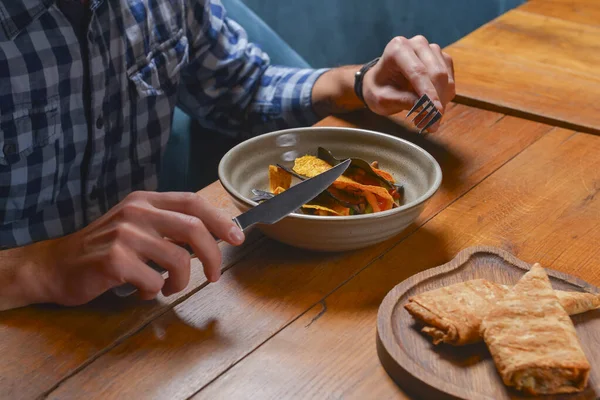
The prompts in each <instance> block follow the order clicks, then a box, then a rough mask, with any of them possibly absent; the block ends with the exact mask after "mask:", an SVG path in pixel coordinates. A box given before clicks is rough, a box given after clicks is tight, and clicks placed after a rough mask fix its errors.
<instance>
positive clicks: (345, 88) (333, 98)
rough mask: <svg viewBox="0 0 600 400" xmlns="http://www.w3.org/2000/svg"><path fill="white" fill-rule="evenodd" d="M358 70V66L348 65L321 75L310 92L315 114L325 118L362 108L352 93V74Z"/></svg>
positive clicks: (362, 105) (361, 104)
mask: <svg viewBox="0 0 600 400" xmlns="http://www.w3.org/2000/svg"><path fill="white" fill-rule="evenodd" d="M359 69H360V66H356V65H350V66H346V67H340V68H334V69H332V70H329V71H327V72H326V73H324V74H323V75H321V77H320V78H319V79H317V81H316V82H315V85H314V87H313V91H312V103H313V109H314V111H315V113H317V114H318V115H319V116H320V117H326V116H328V115H331V114H341V113H345V112H350V111H354V110H358V109H361V108H364V104H363V103H362V102H361V101H360V99H359V98H358V97H357V96H356V94H355V93H354V74H355V73H356V71H358V70H359Z"/></svg>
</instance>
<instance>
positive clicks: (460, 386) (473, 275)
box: [377, 246, 600, 400]
mask: <svg viewBox="0 0 600 400" xmlns="http://www.w3.org/2000/svg"><path fill="white" fill-rule="evenodd" d="M529 269H530V265H529V264H528V263H525V262H524V261H522V260H519V259H518V258H516V257H515V256H514V255H512V254H510V253H508V252H506V251H504V250H502V249H499V248H496V247H485V246H473V247H470V248H467V249H465V250H463V251H461V252H460V253H459V254H458V255H457V256H456V257H455V258H454V259H452V260H451V261H450V262H448V263H447V264H444V265H442V266H439V267H436V268H431V269H428V270H426V271H423V272H420V273H418V274H416V275H413V276H411V277H410V278H408V279H406V280H405V281H403V282H401V283H400V284H398V285H397V286H396V287H394V288H393V289H392V290H391V291H390V292H389V293H388V294H387V295H386V296H385V298H384V300H383V302H382V303H381V306H380V307H379V311H378V316H377V353H378V355H379V359H380V361H381V364H382V365H383V366H384V368H385V369H386V371H387V372H388V374H389V375H390V376H391V377H392V379H394V381H395V382H396V383H397V384H398V385H400V386H401V387H402V388H405V389H406V390H407V391H409V392H410V393H412V394H414V395H415V396H417V397H421V398H430V399H431V398H435V399H481V400H484V399H487V400H509V399H515V400H516V399H523V400H525V399H530V398H531V396H530V395H526V394H523V393H520V392H517V391H515V390H512V389H509V388H507V387H506V386H505V385H504V384H503V382H502V379H501V378H500V376H499V375H498V372H497V370H496V367H495V365H494V362H493V360H492V358H491V357H490V353H489V351H488V349H487V348H486V346H485V344H483V343H480V344H476V345H470V346H459V347H456V346H450V345H439V346H432V345H431V338H429V337H426V335H424V334H422V333H421V332H420V329H419V328H420V326H419V324H417V323H415V319H414V318H413V317H411V316H410V314H409V313H408V312H407V311H406V310H405V309H404V305H405V304H407V303H408V300H409V298H410V297H411V296H415V295H418V294H420V293H424V292H426V291H429V290H435V289H439V288H441V287H445V286H449V285H453V284H455V283H460V282H465V281H468V280H471V279H487V280H489V281H491V282H497V283H500V284H505V285H511V286H512V285H514V284H516V283H517V281H518V280H519V279H521V277H522V276H523V274H524V273H525V272H527V271H528V270H529ZM546 273H547V274H548V276H549V278H550V281H551V282H552V286H553V287H554V288H555V289H557V290H566V291H576V292H588V293H594V294H600V289H599V288H597V287H594V286H592V285H590V284H588V283H586V282H583V281H581V280H580V279H578V278H575V277H573V276H571V275H568V274H564V273H562V272H557V271H553V270H549V269H547V270H546ZM572 318H573V322H574V323H575V325H576V329H577V335H578V338H579V341H580V342H581V345H582V348H583V350H584V352H585V353H586V356H587V358H588V359H589V360H594V359H596V360H597V359H600V310H595V311H592V312H588V313H584V314H582V315H576V316H573V317H572ZM598 396H600V370H598V369H594V370H592V371H591V373H590V380H589V384H588V386H587V387H586V388H585V390H584V391H583V392H581V393H577V394H573V395H563V396H538V397H536V398H539V399H544V400H559V399H563V400H566V399H569V398H570V399H573V398H577V399H588V400H595V399H597V398H598Z"/></svg>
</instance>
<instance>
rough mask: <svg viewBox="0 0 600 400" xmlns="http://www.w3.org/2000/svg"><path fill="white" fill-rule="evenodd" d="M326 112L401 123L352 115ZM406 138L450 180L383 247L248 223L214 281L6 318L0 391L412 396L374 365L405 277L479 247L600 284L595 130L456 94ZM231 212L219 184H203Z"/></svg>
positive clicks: (370, 124)
mask: <svg viewBox="0 0 600 400" xmlns="http://www.w3.org/2000/svg"><path fill="white" fill-rule="evenodd" d="M321 125H331V126H360V127H364V128H369V129H377V130H380V131H383V132H387V133H390V134H398V130H397V128H398V125H397V122H396V121H395V120H394V119H383V118H375V117H372V116H368V115H365V114H356V115H352V116H349V117H347V119H345V120H342V119H338V118H328V119H326V120H325V121H323V122H322V123H321ZM407 139H409V140H411V141H413V142H415V143H417V144H419V145H420V146H422V147H423V148H425V149H426V150H428V151H429V152H430V153H431V154H432V155H433V156H434V157H435V158H436V159H437V160H438V162H439V163H440V165H441V167H442V170H443V173H444V181H443V184H442V187H441V188H440V190H439V192H438V193H437V194H436V195H435V197H434V198H433V199H432V201H431V202H430V203H429V205H428V206H427V208H426V209H425V211H424V212H423V214H422V215H421V216H420V217H419V219H418V221H417V222H416V223H415V224H414V225H413V226H411V227H410V228H408V229H407V230H406V231H404V232H402V233H401V234H399V235H398V236H396V237H394V238H392V239H390V240H388V241H386V242H384V243H381V244H379V245H376V246H373V247H370V248H367V249H364V250H360V251H354V252H348V253H341V254H327V255H324V254H313V253H310V252H306V251H301V250H296V249H293V248H290V247H287V246H284V245H281V244H278V243H276V242H274V241H272V240H270V239H267V238H265V237H263V236H262V235H261V234H260V233H258V232H256V231H255V232H253V233H252V234H251V235H250V236H249V237H248V241H247V243H246V244H245V245H244V246H242V247H240V248H233V247H231V246H228V245H226V244H223V245H222V246H223V247H222V249H223V251H224V254H225V256H224V270H225V272H224V274H223V277H222V279H221V280H220V281H219V282H218V283H216V284H210V285H208V284H207V282H206V280H205V278H204V276H203V274H202V272H201V268H200V266H199V263H198V262H197V260H194V262H193V277H192V280H191V283H190V286H189V288H188V289H187V290H186V291H185V292H184V293H181V294H178V295H175V296H173V297H170V298H164V297H161V298H159V299H157V300H156V301H150V302H142V301H139V300H136V299H133V298H131V299H127V300H125V301H123V300H120V299H115V298H113V297H111V296H110V295H107V296H105V297H104V298H101V299H98V300H97V301H94V302H93V303H92V304H90V305H87V306H83V307H77V308H61V307H54V306H36V307H27V308H24V309H19V310H13V311H9V312H4V313H2V314H1V315H0V352H1V354H2V357H1V358H0V398H11V399H21V398H23V399H32V398H39V397H40V396H42V397H44V396H45V397H48V398H51V399H71V398H73V399H74V398H86V399H93V398H97V399H113V398H114V399H116V398H129V399H131V398H168V399H188V398H198V399H200V398H211V399H212V398H227V399H232V398H249V397H255V398H261V399H262V398H278V399H279V398H303V399H304V398H378V399H381V398H404V397H405V395H404V394H403V392H402V390H401V389H400V388H399V387H397V386H396V385H395V384H394V383H393V382H392V381H391V379H390V378H389V377H388V376H387V375H386V373H385V371H384V370H383V368H382V367H381V366H380V364H379V361H378V358H377V354H376V349H375V322H376V315H377V309H378V307H379V304H380V303H381V301H382V299H383V297H384V296H385V295H386V293H387V292H388V291H389V290H390V289H391V288H392V287H394V286H395V285H396V284H398V283H399V282H401V281H402V280H404V279H406V278H407V277H409V276H411V275H413V274H415V273H416V272H419V271H422V270H424V269H426V268H431V267H435V266H437V265H439V264H442V263H444V262H447V261H449V260H450V259H452V258H453V257H454V255H455V254H456V253H458V252H459V251H460V250H462V249H463V248H465V247H468V246H471V245H476V244H484V245H493V246H499V247H501V248H503V249H506V250H508V251H511V252H512V253H514V254H515V255H516V256H518V257H520V258H522V259H523V260H525V261H527V262H535V261H539V262H541V263H542V264H543V265H544V266H546V267H549V268H554V269H557V270H560V271H565V272H568V273H571V274H574V275H576V276H577V277H579V278H582V279H584V280H587V281H588V282H590V283H592V284H595V285H600V269H598V268H597V265H598V264H599V263H600V248H599V247H598V245H597V244H598V243H599V242H600V228H599V227H600V224H599V222H600V195H598V194H599V193H600V158H599V157H598V154H600V137H597V136H594V135H588V134H582V133H576V132H573V131H569V130H566V129H561V128H554V127H552V126H548V125H543V124H540V123H537V122H533V121H527V120H522V119H519V118H516V117H512V116H505V115H502V114H498V113H495V112H491V111H484V110H478V109H474V108H470V107H467V106H464V105H451V106H450V107H449V110H448V112H447V114H446V116H445V123H444V124H443V126H442V128H441V129H440V131H439V132H437V133H435V134H430V135H427V136H414V137H408V138H407ZM202 193H203V194H204V195H205V196H207V197H208V198H209V199H210V201H211V202H212V203H213V204H215V205H217V206H218V207H220V208H223V209H226V210H228V211H229V212H230V214H231V215H232V216H233V215H236V212H237V211H236V210H235V209H234V208H233V206H232V204H231V202H230V200H229V199H228V197H227V195H226V194H225V192H224V190H223V189H222V188H221V187H220V185H219V184H216V183H215V184H213V185H211V186H210V187H208V188H206V189H205V190H203V191H202Z"/></svg>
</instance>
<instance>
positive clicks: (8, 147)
mask: <svg viewBox="0 0 600 400" xmlns="http://www.w3.org/2000/svg"><path fill="white" fill-rule="evenodd" d="M2 152H3V153H4V156H5V157H10V156H14V155H15V154H16V153H17V145H16V144H15V143H5V144H4V147H3V148H2Z"/></svg>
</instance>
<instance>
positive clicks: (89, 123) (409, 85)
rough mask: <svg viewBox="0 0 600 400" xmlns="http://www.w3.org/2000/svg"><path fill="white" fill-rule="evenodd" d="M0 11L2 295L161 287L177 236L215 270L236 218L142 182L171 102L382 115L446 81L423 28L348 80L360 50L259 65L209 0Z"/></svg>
mask: <svg viewBox="0 0 600 400" xmlns="http://www.w3.org/2000/svg"><path fill="white" fill-rule="evenodd" d="M0 26H1V28H2V29H0V132H1V133H0V151H1V153H0V245H1V246H2V250H1V251H0V309H3V310H6V309H11V308H16V307H21V306H25V305H29V304H35V303H57V304H62V305H67V306H71V305H79V304H84V303H87V302H89V301H90V300H92V299H94V298H96V297H98V296H99V295H101V294H102V293H104V292H106V291H107V290H109V289H110V288H113V287H115V286H118V285H121V284H123V283H131V284H133V285H135V286H136V287H137V288H138V289H139V295H140V297H141V298H143V299H152V298H154V297H155V296H157V294H158V293H159V292H162V293H163V294H164V295H165V296H169V295H172V294H174V293H176V292H179V291H181V290H183V289H184V288H185V287H186V285H187V284H188V282H189V279H190V256H189V253H188V252H187V251H186V250H184V249H183V248H182V247H181V246H179V245H178V244H183V243H185V244H188V245H189V246H190V247H191V248H192V249H193V251H194V252H195V254H196V255H197V256H198V258H199V259H200V260H201V261H202V264H203V268H204V272H205V274H206V277H207V279H208V280H209V281H210V282H215V281H217V280H218V279H219V276H220V263H221V254H220V249H219V247H218V246H217V244H216V242H215V240H214V238H213V234H214V235H215V236H217V237H219V238H221V239H223V240H224V241H226V242H228V243H230V244H232V245H240V244H241V243H242V242H243V241H244V234H243V232H241V231H240V230H239V229H238V228H237V226H236V225H235V224H234V223H233V222H232V221H231V219H230V218H228V217H227V216H226V215H224V214H223V213H222V212H220V211H219V210H218V209H216V208H214V207H212V206H211V205H210V204H209V203H208V202H207V201H206V200H205V199H203V198H202V197H201V196H200V195H197V194H194V193H181V192H167V193H158V192H156V191H155V188H156V184H157V174H158V171H159V170H160V165H161V155H162V152H163V150H164V147H165V145H166V143H167V140H168V138H169V134H170V123H171V118H172V114H173V111H174V109H175V107H176V106H177V107H180V108H181V109H182V110H184V111H185V112H186V113H188V114H189V115H191V116H193V117H194V118H197V119H198V121H200V123H201V124H202V126H203V127H205V128H207V129H210V130H213V131H219V132H225V133H228V134H237V135H258V134H261V133H263V132H266V131H271V130H275V129H280V128H287V127H294V126H301V125H310V124H313V123H314V122H316V121H317V120H318V119H319V118H321V117H324V116H326V115H329V114H332V113H343V112H349V111H352V110H357V109H361V108H365V107H368V108H369V109H370V110H372V111H373V112H375V113H377V114H381V115H391V114H395V113H397V112H399V111H401V110H405V109H407V108H410V107H411V106H412V105H413V104H414V103H415V101H416V100H417V99H418V98H419V97H420V96H422V95H423V94H427V95H428V96H429V97H430V99H431V100H432V101H433V102H434V104H435V106H436V107H437V108H438V110H440V111H441V112H442V113H443V112H444V109H445V107H446V105H447V104H448V102H449V101H450V100H451V99H452V98H453V97H454V95H455V93H454V69H453V65H452V59H451V58H450V56H448V55H447V54H445V53H444V52H443V51H442V50H441V49H440V47H439V46H437V45H436V44H430V43H428V41H427V40H426V39H425V38H424V37H422V36H417V37H413V38H410V39H408V38H404V37H396V38H393V39H391V40H390V42H389V44H388V45H387V46H386V47H385V49H384V50H383V53H382V55H381V57H380V59H379V60H378V61H377V62H376V63H374V65H373V66H372V67H371V68H370V69H369V70H368V71H367V72H366V73H365V74H364V78H363V81H362V82H363V83H362V91H361V92H360V93H359V94H357V93H356V92H355V91H354V83H355V73H356V72H357V71H358V70H359V69H360V68H361V66H360V65H356V66H345V67H339V68H329V69H305V68H290V67H283V66H276V65H272V64H271V63H270V61H269V57H268V55H267V54H265V53H264V52H263V51H262V50H261V49H260V47H259V46H257V45H255V44H253V43H250V42H249V41H248V38H247V35H246V33H245V31H244V29H243V28H242V27H241V26H240V25H239V24H238V23H236V22H235V21H233V20H231V19H230V18H228V16H227V13H226V10H225V9H224V7H223V5H222V3H221V2H220V0H179V1H172V0H171V1H167V0H156V1H149V0H93V1H92V2H90V3H89V4H87V3H86V0H57V2H56V3H55V2H52V1H45V0H2V1H0ZM359 95H362V96H359ZM360 97H362V99H361V98H360ZM437 125H439V123H438V124H436V126H434V127H432V131H435V130H436V129H437ZM150 260H151V261H154V262H156V263H158V264H159V265H161V266H163V267H164V268H166V269H167V270H168V271H169V277H168V279H166V280H165V279H163V277H162V276H161V275H160V274H158V273H157V272H155V271H154V270H153V269H151V268H149V267H148V266H147V264H146V263H147V262H148V261H150Z"/></svg>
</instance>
